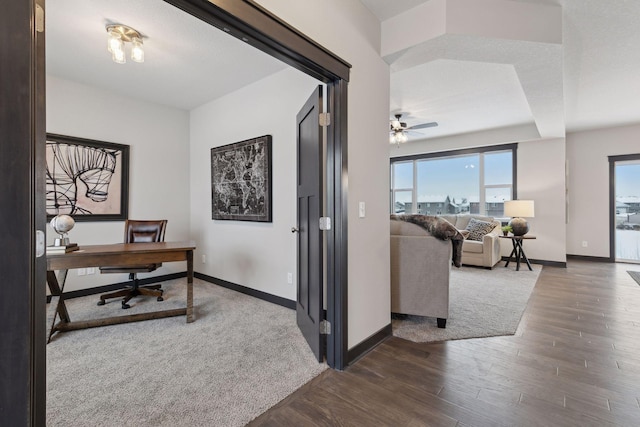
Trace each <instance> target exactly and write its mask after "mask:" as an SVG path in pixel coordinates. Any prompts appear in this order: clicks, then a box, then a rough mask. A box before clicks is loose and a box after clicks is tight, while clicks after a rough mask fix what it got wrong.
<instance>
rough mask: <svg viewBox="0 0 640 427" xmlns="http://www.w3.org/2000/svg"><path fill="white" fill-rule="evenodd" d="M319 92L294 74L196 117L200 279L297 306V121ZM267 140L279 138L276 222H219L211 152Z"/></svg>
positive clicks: (194, 231)
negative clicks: (213, 214) (214, 209)
mask: <svg viewBox="0 0 640 427" xmlns="http://www.w3.org/2000/svg"><path fill="white" fill-rule="evenodd" d="M318 84H319V82H318V81H316V80H315V79H313V78H311V77H309V76H307V75H305V74H303V73H301V72H299V71H297V70H294V69H292V68H290V69H286V70H284V71H281V72H279V73H276V74H273V75H271V76H269V77H267V78H265V79H263V80H260V81H258V82H256V83H253V84H251V85H248V86H246V87H244V88H242V89H240V90H238V91H236V92H233V93H231V94H229V95H226V96H223V97H221V98H218V99H216V100H214V101H211V102H209V103H207V104H205V105H203V106H200V107H198V108H196V109H194V110H192V111H191V208H190V211H191V236H192V239H193V240H195V241H196V244H197V250H196V254H195V261H196V263H195V270H196V271H198V272H200V273H203V274H206V275H209V276H213V277H216V278H219V279H223V280H227V281H229V282H232V283H236V284H239V285H242V286H247V287H250V288H253V289H257V290H260V291H263V292H267V293H269V294H273V295H278V296H280V297H283V298H287V299H290V300H293V301H295V299H296V287H295V283H293V284H288V283H287V273H292V274H293V277H294V282H295V277H296V271H297V269H296V263H297V261H296V239H297V236H296V235H295V234H293V233H291V227H294V226H295V225H296V224H297V218H296V205H297V203H296V167H297V166H296V114H297V113H298V111H299V110H300V109H301V108H302V106H303V105H304V103H305V101H306V100H307V98H308V97H309V96H310V95H311V93H312V92H313V90H314V88H315V87H316V86H317V85H318ZM262 135H271V136H272V137H273V143H272V144H273V145H272V150H273V151H272V154H273V155H272V158H273V163H272V172H273V176H272V179H273V188H272V191H273V193H272V195H273V222H271V223H254V222H246V221H227V220H224V221H222V220H215V221H214V220H212V219H211V151H210V150H211V148H213V147H217V146H221V145H226V144H231V143H234V142H239V141H244V140H246V139H250V138H254V137H257V136H262ZM203 255H204V256H206V263H204V264H203V263H202V256H203Z"/></svg>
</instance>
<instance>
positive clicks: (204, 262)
mask: <svg viewBox="0 0 640 427" xmlns="http://www.w3.org/2000/svg"><path fill="white" fill-rule="evenodd" d="M202 263H203V264H206V263H207V256H206V255H202Z"/></svg>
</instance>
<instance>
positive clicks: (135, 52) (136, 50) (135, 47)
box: [131, 37, 144, 62]
mask: <svg viewBox="0 0 640 427" xmlns="http://www.w3.org/2000/svg"><path fill="white" fill-rule="evenodd" d="M131 59H132V60H133V61H135V62H144V50H143V49H142V40H140V38H138V37H134V38H133V39H132V40H131Z"/></svg>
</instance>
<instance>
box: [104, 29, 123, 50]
mask: <svg viewBox="0 0 640 427" xmlns="http://www.w3.org/2000/svg"><path fill="white" fill-rule="evenodd" d="M107 50H108V51H109V52H111V53H113V51H115V50H124V41H123V40H122V37H121V36H120V34H118V33H117V32H116V31H115V30H113V29H110V30H109V37H108V38H107Z"/></svg>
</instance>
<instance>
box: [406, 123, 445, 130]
mask: <svg viewBox="0 0 640 427" xmlns="http://www.w3.org/2000/svg"><path fill="white" fill-rule="evenodd" d="M436 126H438V122H430V123H422V124H421V125H414V126H409V127H408V128H407V130H416V129H426V128H432V127H436Z"/></svg>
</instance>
